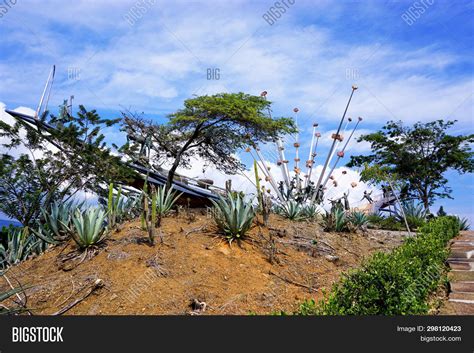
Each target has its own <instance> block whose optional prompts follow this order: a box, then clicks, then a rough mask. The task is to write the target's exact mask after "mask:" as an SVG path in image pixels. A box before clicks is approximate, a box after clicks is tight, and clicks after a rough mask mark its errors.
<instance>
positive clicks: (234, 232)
mask: <svg viewBox="0 0 474 353" xmlns="http://www.w3.org/2000/svg"><path fill="white" fill-rule="evenodd" d="M212 203H213V204H214V210H213V216H214V221H215V222H216V225H217V228H218V229H219V231H221V232H222V233H223V234H224V235H225V237H226V238H227V239H228V240H229V242H232V241H233V240H236V239H237V240H239V239H242V238H243V237H244V236H245V234H246V233H247V232H248V231H249V230H250V227H251V226H252V222H253V219H254V218H255V215H256V212H255V209H254V207H253V205H252V203H251V202H245V201H244V199H243V198H242V197H240V196H239V195H238V196H233V195H232V194H230V193H229V194H228V195H227V197H226V198H223V197H221V196H219V200H218V201H213V200H212Z"/></svg>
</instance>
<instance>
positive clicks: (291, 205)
mask: <svg viewBox="0 0 474 353" xmlns="http://www.w3.org/2000/svg"><path fill="white" fill-rule="evenodd" d="M277 212H278V213H279V214H280V215H281V216H283V217H285V218H288V219H290V220H293V221H300V220H303V219H304V218H306V216H305V212H304V208H303V206H302V205H301V204H300V203H298V202H296V201H295V200H288V201H286V202H284V203H282V204H281V205H280V206H279V207H278V208H277Z"/></svg>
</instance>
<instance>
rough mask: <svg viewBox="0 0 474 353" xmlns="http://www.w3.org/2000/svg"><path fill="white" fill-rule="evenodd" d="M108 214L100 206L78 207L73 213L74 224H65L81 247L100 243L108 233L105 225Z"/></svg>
mask: <svg viewBox="0 0 474 353" xmlns="http://www.w3.org/2000/svg"><path fill="white" fill-rule="evenodd" d="M106 217H107V214H106V212H105V211H104V210H103V209H102V208H100V207H95V208H89V209H87V210H85V211H81V210H79V209H77V210H76V211H75V212H74V213H73V214H72V217H71V218H72V226H67V225H66V224H63V225H64V226H65V227H66V229H67V230H68V232H69V234H70V235H71V237H72V239H74V241H75V242H76V244H77V245H78V246H79V248H80V249H87V248H89V247H91V246H93V245H97V244H99V243H100V242H101V241H103V240H104V238H105V236H106V235H107V228H106V225H105V220H106Z"/></svg>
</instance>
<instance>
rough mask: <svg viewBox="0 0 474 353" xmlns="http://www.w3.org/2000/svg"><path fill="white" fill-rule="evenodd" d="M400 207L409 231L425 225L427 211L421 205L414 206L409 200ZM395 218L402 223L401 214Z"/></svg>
mask: <svg viewBox="0 0 474 353" xmlns="http://www.w3.org/2000/svg"><path fill="white" fill-rule="evenodd" d="M402 207H403V211H404V212H405V217H406V220H407V223H408V225H409V227H410V229H417V228H418V227H421V226H422V225H423V224H424V223H425V220H426V214H427V211H426V210H425V208H424V207H423V204H421V203H420V204H415V202H414V201H413V200H411V201H405V202H403V203H402ZM397 217H398V219H399V221H400V222H402V221H403V215H402V214H397Z"/></svg>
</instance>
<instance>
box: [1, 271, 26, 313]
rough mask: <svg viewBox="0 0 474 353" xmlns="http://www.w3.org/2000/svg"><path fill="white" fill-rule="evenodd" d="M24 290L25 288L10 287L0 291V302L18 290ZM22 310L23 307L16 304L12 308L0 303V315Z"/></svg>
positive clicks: (18, 291)
mask: <svg viewBox="0 0 474 353" xmlns="http://www.w3.org/2000/svg"><path fill="white" fill-rule="evenodd" d="M0 276H2V273H0ZM24 290H25V288H21V287H17V288H13V289H10V290H8V291H6V292H0V303H1V302H2V301H4V300H7V299H8V298H10V297H12V296H14V295H16V294H18V293H20V292H23V291H24ZM23 310H25V309H24V308H20V307H18V306H17V307H14V308H9V307H6V306H5V305H2V304H0V315H11V314H15V313H18V312H21V311H23Z"/></svg>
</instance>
